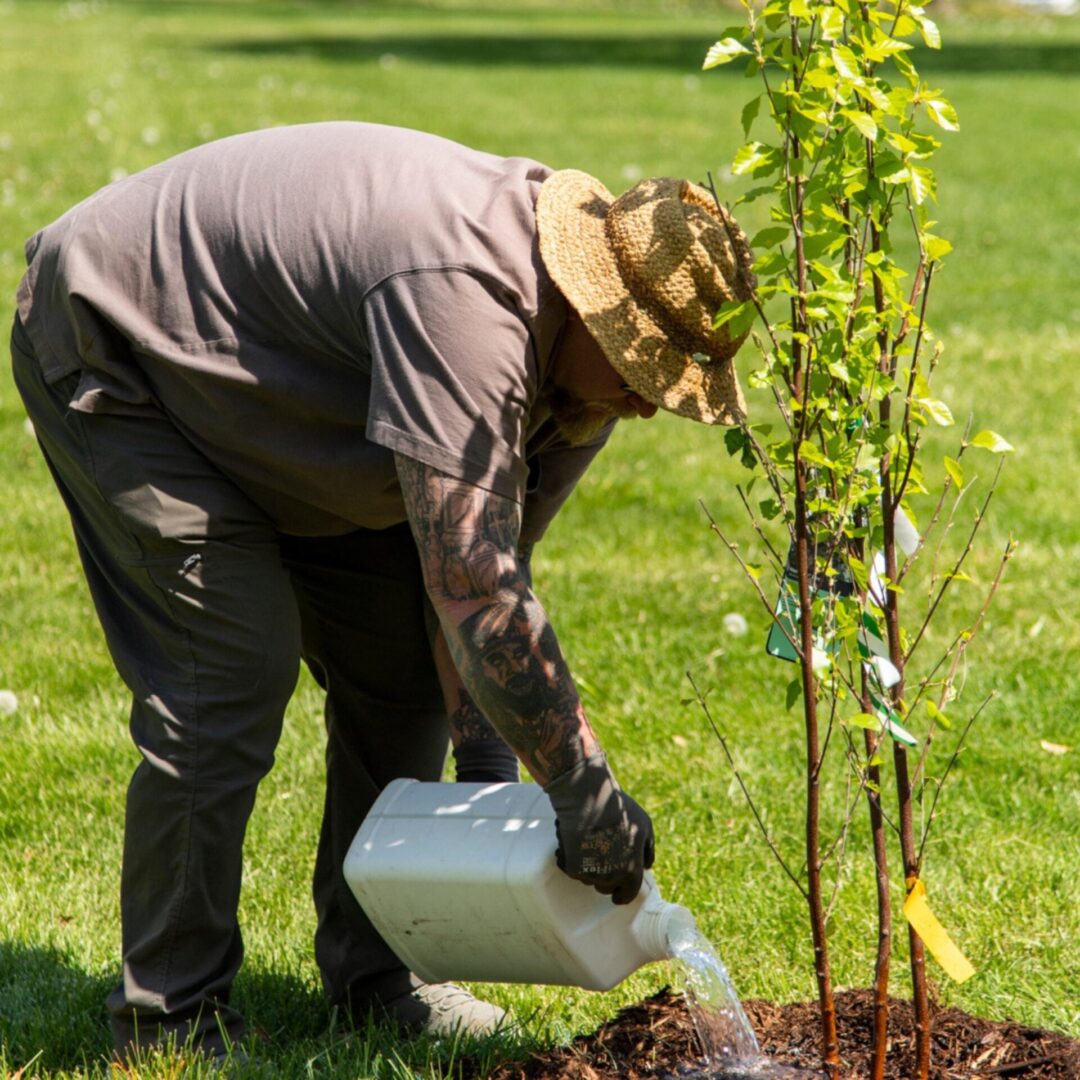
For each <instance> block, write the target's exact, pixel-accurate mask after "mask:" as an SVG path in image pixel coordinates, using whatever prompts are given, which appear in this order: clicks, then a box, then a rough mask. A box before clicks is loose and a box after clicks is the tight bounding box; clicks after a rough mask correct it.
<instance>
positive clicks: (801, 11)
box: [788, 0, 813, 19]
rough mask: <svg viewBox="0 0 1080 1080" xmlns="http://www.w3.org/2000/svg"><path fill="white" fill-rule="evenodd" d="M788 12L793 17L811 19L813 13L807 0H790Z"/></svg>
mask: <svg viewBox="0 0 1080 1080" xmlns="http://www.w3.org/2000/svg"><path fill="white" fill-rule="evenodd" d="M788 14H789V15H790V16H791V17H792V18H793V19H811V18H813V14H812V12H811V11H810V8H809V7H807V5H806V0H789V2H788Z"/></svg>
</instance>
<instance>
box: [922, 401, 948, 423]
mask: <svg viewBox="0 0 1080 1080" xmlns="http://www.w3.org/2000/svg"><path fill="white" fill-rule="evenodd" d="M916 400H917V402H918V404H919V405H921V406H922V407H923V408H924V409H925V410H926V411H927V413H928V414H929V416H930V419H931V420H933V421H934V423H935V424H937V425H938V426H939V427H951V426H952V425H953V424H954V423H955V421H954V420H953V414H952V410H951V409H950V408H949V406H948V405H946V404H945V402H944V401H939V400H938V399H937V398H917V399H916Z"/></svg>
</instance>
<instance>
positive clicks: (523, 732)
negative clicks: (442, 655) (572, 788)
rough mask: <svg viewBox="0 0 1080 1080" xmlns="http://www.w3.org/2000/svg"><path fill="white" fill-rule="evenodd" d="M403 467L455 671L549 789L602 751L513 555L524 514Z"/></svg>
mask: <svg viewBox="0 0 1080 1080" xmlns="http://www.w3.org/2000/svg"><path fill="white" fill-rule="evenodd" d="M397 465H398V475H399V476H400V478H401V487H402V492H403V494H404V496H405V505H406V508H407V511H408V515H409V521H410V523H411V525H412V529H413V534H414V536H415V537H416V543H417V547H418V548H419V550H420V557H421V561H422V564H423V570H424V579H425V583H426V585H427V589H428V593H429V595H430V596H431V599H432V602H433V603H434V605H435V608H436V611H437V612H438V613H439V618H440V621H441V622H442V626H443V630H444V633H445V635H446V640H447V644H448V645H449V648H450V652H451V655H452V656H453V659H454V664H455V666H456V667H457V669H458V672H459V673H460V674H461V678H462V680H463V682H464V683H465V687H466V689H467V690H468V692H469V695H470V696H471V698H472V700H473V701H474V702H475V704H476V706H478V707H479V710H480V712H481V713H482V714H483V715H484V716H486V717H487V718H488V720H490V721H491V723H492V724H493V725H494V727H495V728H496V730H497V731H498V732H499V733H500V734H501V735H502V736H503V737H504V738H505V739H506V741H507V742H508V743H509V744H510V745H511V746H512V747H513V748H514V750H515V752H516V753H517V754H518V756H519V757H520V758H521V760H522V761H523V762H524V763H525V766H526V768H528V770H529V771H530V773H532V775H533V776H534V777H535V778H536V779H537V780H538V781H539V782H540V783H547V782H548V781H549V780H552V779H554V778H555V777H557V776H559V775H561V774H562V773H564V772H566V771H567V770H568V769H570V768H572V767H573V766H574V765H576V764H577V763H578V762H579V761H581V760H582V759H583V758H584V757H586V756H588V755H589V754H592V753H593V752H595V750H597V749H598V747H597V745H596V740H595V737H594V736H593V733H592V730H591V729H590V727H589V723H588V720H587V719H586V718H585V713H584V710H583V709H582V707H581V702H580V700H579V698H578V694H577V691H576V689H575V688H574V683H573V680H572V679H571V677H570V673H569V670H568V669H567V666H566V663H565V661H564V660H563V658H562V654H561V652H560V650H559V645H558V641H557V640H556V638H555V631H554V630H553V629H552V627H551V624H550V623H549V622H548V618H547V615H546V613H545V612H544V609H543V608H542V607H541V605H540V603H539V601H538V600H537V599H536V597H535V596H534V595H533V592H532V589H531V587H530V585H529V579H528V573H527V568H526V567H525V566H523V564H522V561H521V559H520V558H519V556H518V553H517V551H516V544H517V537H518V531H519V529H520V508H519V507H518V505H517V504H516V503H514V502H513V501H512V500H510V499H505V498H502V497H501V496H498V495H495V494H492V493H491V492H488V491H484V490H483V489H481V488H477V487H475V486H473V485H471V484H466V483H464V482H463V481H460V480H455V479H454V478H452V477H449V476H446V475H445V474H443V473H440V472H439V471H438V470H436V469H432V468H430V467H428V466H425V465H421V464H419V463H417V462H415V461H412V460H410V459H407V458H403V457H401V456H400V455H399V456H398V457H397ZM456 715H457V714H455V716H456Z"/></svg>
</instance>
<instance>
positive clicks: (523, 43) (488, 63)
mask: <svg viewBox="0 0 1080 1080" xmlns="http://www.w3.org/2000/svg"><path fill="white" fill-rule="evenodd" d="M712 40H713V39H712V38H711V37H710V36H709V35H707V34H706V35H702V34H693V35H689V34H660V35H653V36H633V35H599V36H592V35H587V36H586V35H582V36H569V35H566V36H557V35H550V34H549V35H535V34H530V35H516V34H506V35H503V34H488V35H481V34H462V35H458V34H439V35H432V36H423V35H411V34H389V35H364V34H356V35H347V36H342V35H339V36H333V37H330V36H327V37H322V36H318V35H309V36H306V37H305V36H298V37H288V38H280V39H278V38H275V39H238V40H231V41H221V42H217V43H215V44H213V45H211V46H210V48H211V49H212V50H213V51H218V52H231V53H238V54H242V55H247V56H261V57H272V56H280V57H307V58H311V59H316V60H323V61H330V62H335V61H336V62H345V63H361V64H362V63H377V62H379V61H380V60H381V61H383V62H384V63H385V58H386V57H388V56H390V57H395V58H397V59H399V60H415V61H423V62H424V63H430V64H453V65H458V64H461V65H467V66H476V67H499V66H508V67H509V66H513V67H525V68H528V67H537V68H543V67H567V68H570V67H608V68H627V69H634V68H637V69H655V70H669V71H672V72H680V73H683V74H688V73H692V72H694V71H696V70H699V69H700V67H701V61H702V59H703V57H704V55H705V52H706V50H707V49H708V47H709V46H710V45H711V44H712ZM913 58H914V60H915V64H916V66H917V67H918V69H919V70H920V71H921V72H923V73H924V74H925V73H929V72H951V73H954V74H963V73H973V74H977V73H979V72H988V73H989V72H992V73H995V74H1009V73H1031V72H1038V73H1041V74H1047V75H1080V47H1078V46H1077V44H1076V43H1075V42H1073V41H1069V40H1063V41H1057V42H1047V41H1038V42H1033V41H1027V42H1025V41H1001V42H986V43H980V44H976V43H972V42H959V43H957V44H955V45H948V44H947V45H946V47H945V48H944V49H941V50H940V51H937V50H931V49H917V50H915V52H914V53H913ZM744 70H745V65H744V64H741V63H735V64H730V65H728V66H727V67H722V68H718V69H716V72H715V73H710V78H711V77H713V75H714V74H719V75H728V76H733V75H737V76H740V77H741V76H742V74H743V72H744Z"/></svg>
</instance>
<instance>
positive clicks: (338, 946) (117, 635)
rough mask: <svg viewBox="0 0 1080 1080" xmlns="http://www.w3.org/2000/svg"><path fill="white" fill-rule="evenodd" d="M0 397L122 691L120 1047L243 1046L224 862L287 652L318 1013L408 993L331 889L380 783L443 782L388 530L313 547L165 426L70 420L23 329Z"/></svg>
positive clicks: (268, 749)
mask: <svg viewBox="0 0 1080 1080" xmlns="http://www.w3.org/2000/svg"><path fill="white" fill-rule="evenodd" d="M12 357H13V363H14V371H15V379H16V384H17V386H18V388H19V390H20V392H21V393H22V395H23V399H24V401H25V403H26V408H27V411H28V413H29V415H30V418H31V419H32V421H33V423H34V426H35V430H36V432H37V436H38V439H39V441H40V443H41V446H42V449H43V450H44V453H45V457H46V460H47V462H48V464H49V468H50V470H51V471H52V474H53V477H54V479H55V480H56V484H57V486H58V488H59V489H60V493H61V495H62V496H63V498H64V501H65V503H66V504H67V508H68V511H69V513H70V515H71V520H72V524H73V527H74V531H75V538H76V541H77V544H78V549H79V554H80V556H81V558H82V563H83V568H84V571H85V574H86V578H87V581H88V583H89V585H90V592H91V594H92V596H93V601H94V604H95V607H96V609H97V613H98V616H99V618H100V620H101V625H102V627H103V629H104V632H105V637H106V640H107V642H108V646H109V650H110V652H111V654H112V658H113V661H114V663H115V664H116V668H117V670H118V671H119V673H120V676H121V678H122V679H123V680H124V682H125V683H126V684H127V686H128V687H129V688H130V690H131V692H132V709H131V724H130V729H131V736H132V738H133V740H134V742H135V745H136V747H137V748H138V750H139V753H140V754H141V757H142V760H141V761H140V762H139V764H138V767H137V768H136V769H135V772H134V775H133V776H132V778H131V783H130V787H129V789H128V796H127V821H126V829H125V839H124V860H123V870H122V880H121V919H122V933H123V978H122V982H121V984H120V985H119V986H118V987H117V988H116V990H115V991H114V992H113V994H111V995H110V997H109V1002H108V1004H109V1011H110V1013H111V1016H112V1024H113V1032H114V1036H115V1039H116V1042H117V1046H118V1048H120V1049H124V1048H126V1047H128V1046H129V1045H130V1044H132V1043H133V1042H135V1041H138V1042H139V1043H140V1044H145V1043H151V1042H155V1041H160V1040H161V1039H162V1038H163V1037H166V1038H167V1037H169V1036H170V1035H175V1037H177V1038H178V1039H180V1040H181V1041H182V1040H183V1039H184V1038H185V1037H187V1036H188V1035H189V1034H190V1033H194V1036H195V1038H196V1039H198V1040H201V1041H202V1044H203V1046H204V1048H205V1049H206V1050H208V1051H209V1052H216V1051H217V1050H219V1049H220V1048H221V1047H222V1045H223V1043H224V1042H225V1040H226V1039H229V1040H235V1039H236V1038H238V1037H239V1036H240V1035H241V1034H242V1032H243V1021H242V1019H241V1017H240V1016H239V1014H238V1013H237V1012H236V1011H235V1010H233V1009H231V1008H230V1007H229V1004H228V997H229V989H230V986H231V984H232V981H233V978H234V976H235V975H236V972H237V970H238V968H239V967H240V962H241V958H242V954H243V945H242V941H241V934H240V928H239V926H238V923H237V904H238V899H239V894H240V879H241V867H242V859H241V848H242V844H243V839H244V831H245V828H246V825H247V821H248V816H249V814H250V813H251V809H252V806H253V804H254V800H255V791H256V787H257V785H258V782H259V780H260V779H261V778H262V777H263V776H264V775H265V774H266V772H267V771H268V770H269V769H270V767H271V765H272V763H273V758H274V749H275V745H276V743H277V741H278V736H279V733H280V730H281V723H282V716H283V713H284V710H285V706H286V704H287V702H288V700H289V697H290V695H291V694H292V691H293V689H294V686H295V683H296V678H297V673H298V667H299V659H300V657H301V656H302V657H303V659H304V660H305V662H306V663H307V664H308V666H309V668H310V669H311V671H312V673H313V674H314V676H315V678H316V680H317V681H318V682H319V684H320V685H321V686H322V687H323V689H324V690H325V691H326V725H327V750H326V771H327V779H326V803H325V809H324V816H323V822H322V833H321V836H320V841H319V850H318V856H317V860H316V867H315V880H314V898H315V907H316V912H317V917H318V923H317V929H316V932H315V955H316V959H317V962H318V964H319V968H320V971H321V973H322V977H323V984H324V989H325V991H326V994H327V996H328V998H329V999H330V1001H331V1002H333V1003H341V1004H349V1005H352V1006H353V1007H355V1006H357V1005H359V1006H363V1005H364V1004H365V1003H367V1002H368V1001H371V1000H375V999H378V998H380V997H392V996H394V995H396V994H398V993H401V992H404V991H406V990H408V989H409V988H410V987H411V986H413V985H416V983H415V981H414V980H413V979H412V977H411V976H410V975H409V973H408V972H407V971H405V969H404V967H403V966H402V964H401V962H400V961H399V960H398V959H397V957H396V956H395V955H394V954H393V953H392V952H391V951H390V949H389V947H388V946H387V945H386V944H385V942H383V940H382V939H381V938H380V937H379V936H378V934H377V933H376V932H375V930H374V928H373V927H372V926H371V924H370V923H369V922H368V920H367V918H366V917H365V916H364V914H363V912H362V911H361V909H360V907H359V906H358V904H357V903H356V901H355V899H354V898H353V896H352V894H351V892H350V891H349V889H348V887H347V886H346V884H345V882H344V879H343V877H342V861H343V859H344V856H345V853H346V850H347V849H348V846H349V843H350V842H351V840H352V838H353V835H354V834H355V832H356V829H357V828H358V826H359V824H360V822H361V820H362V819H363V817H364V814H365V813H366V812H367V810H368V808H369V807H370V806H371V803H372V802H373V801H374V799H375V798H376V796H377V794H378V792H379V791H380V790H381V789H382V788H383V787H384V786H385V785H386V784H387V783H389V781H390V780H392V779H394V778H396V777H399V776H413V777H417V778H418V779H424V780H437V779H439V777H440V774H441V771H442V767H443V764H444V761H445V758H446V751H447V723H446V716H445V711H444V709H443V706H442V701H441V695H440V692H439V688H438V680H437V676H436V673H435V668H434V663H433V660H432V655H431V647H430V641H429V637H428V631H429V629H430V626H431V620H430V610H426V608H425V605H426V599H425V596H424V591H423V585H422V581H421V576H420V569H419V560H418V557H417V553H416V549H415V546H414V544H413V543H412V539H411V537H410V535H409V533H408V529H407V527H405V526H401V527H396V528H392V529H388V530H384V531H370V530H359V531H357V532H355V533H350V534H348V535H347V536H344V537H335V538H328V539H309V538H298V537H286V536H282V535H280V534H278V533H277V532H276V531H275V529H274V527H273V525H272V524H271V522H270V521H269V519H268V518H267V516H266V515H265V514H264V513H263V512H262V511H261V510H260V509H259V508H258V507H257V506H256V505H255V504H254V503H253V502H252V501H251V500H250V499H249V498H248V497H247V496H245V494H244V493H243V492H242V491H241V490H240V489H239V488H238V487H237V486H236V485H235V484H234V483H233V482H232V481H230V480H229V479H228V478H227V477H226V476H225V475H223V474H222V473H221V472H220V471H219V470H218V469H216V468H215V467H214V466H213V465H212V464H211V463H210V462H209V461H207V460H206V458H205V457H204V456H203V455H202V454H200V453H199V452H198V451H197V450H195V449H194V448H193V447H192V446H191V444H190V443H189V442H188V441H187V440H186V439H185V438H184V437H183V436H182V434H181V433H180V432H179V431H178V430H177V429H176V427H175V426H174V425H173V424H172V423H171V422H170V421H169V419H168V418H167V417H166V416H165V415H164V413H159V412H156V411H155V410H150V411H148V412H147V413H146V414H145V415H139V416H127V415H112V414H105V415H85V414H82V413H79V412H75V411H73V410H72V409H70V408H69V407H68V402H69V401H70V400H71V397H72V395H73V393H74V390H75V386H76V384H77V381H78V376H77V375H76V376H71V377H69V378H66V379H63V380H61V381H60V382H59V383H57V384H55V385H46V383H45V381H44V379H43V377H42V374H41V371H40V367H39V364H38V362H37V360H36V359H35V357H34V356H33V353H32V348H31V346H30V343H29V341H28V339H27V338H26V335H25V333H24V332H23V330H22V328H21V326H19V325H18V324H16V327H15V331H14V334H13V337H12Z"/></svg>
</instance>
